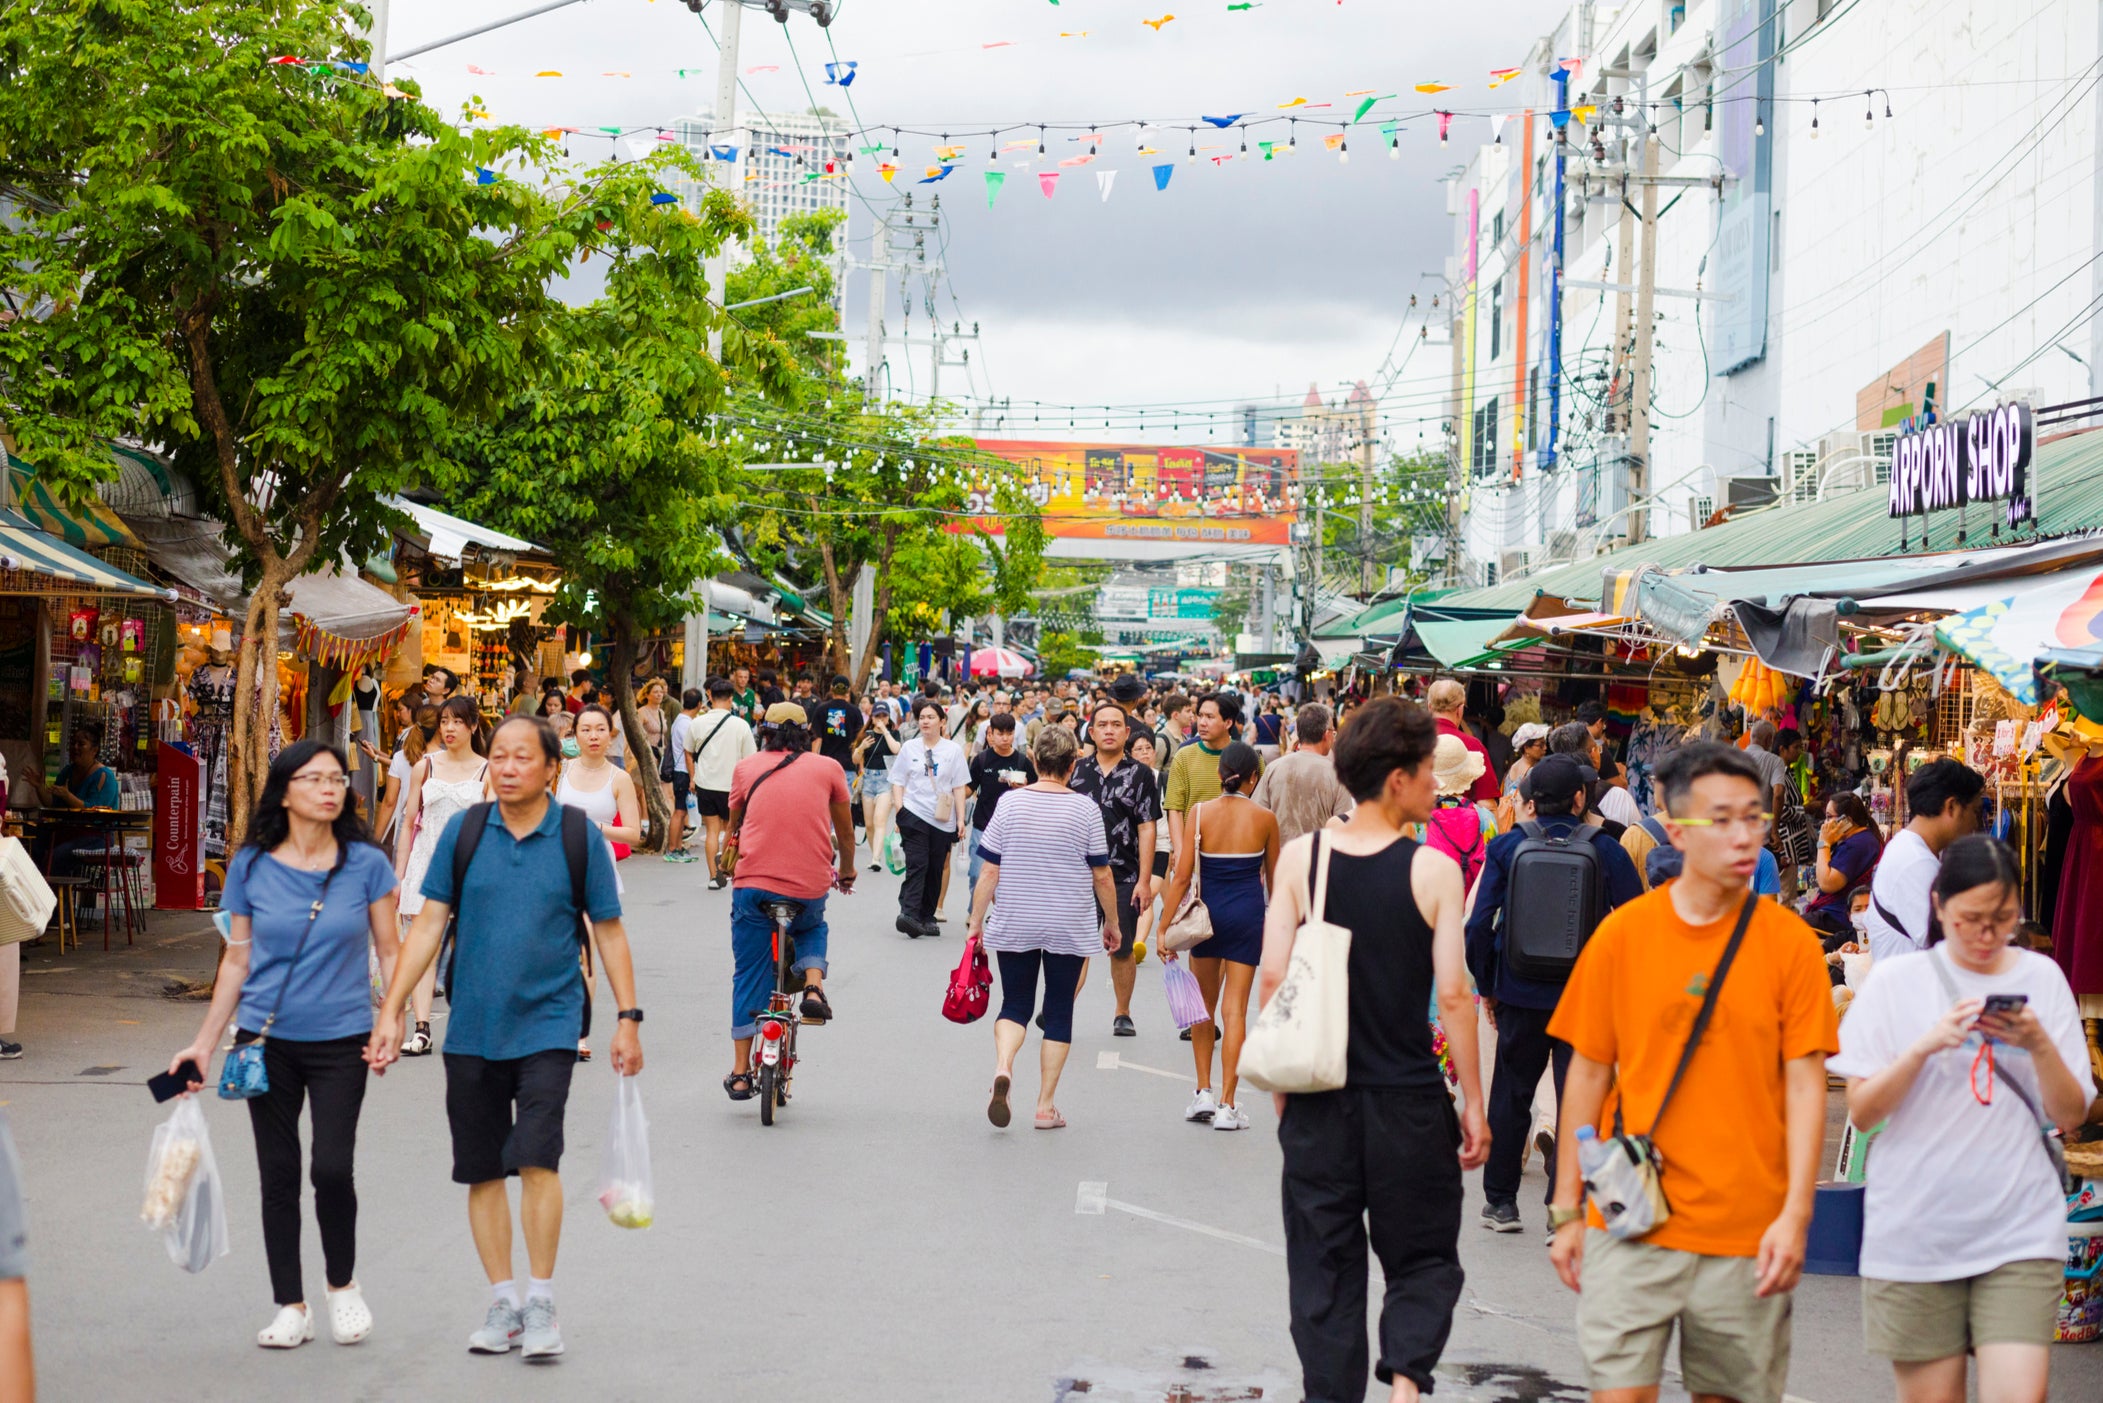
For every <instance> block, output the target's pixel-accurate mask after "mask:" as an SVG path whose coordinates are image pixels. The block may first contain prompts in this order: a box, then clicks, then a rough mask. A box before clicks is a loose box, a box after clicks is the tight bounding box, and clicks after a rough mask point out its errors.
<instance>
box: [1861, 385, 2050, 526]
mask: <svg viewBox="0 0 2103 1403" xmlns="http://www.w3.org/2000/svg"><path fill="white" fill-rule="evenodd" d="M2036 441H2037V427H2036V424H2035V421H2034V420H2033V419H2032V417H2031V413H2030V406H2029V405H2027V404H2004V405H2001V406H1999V407H1998V408H1995V409H1989V410H1987V411H1985V412H1983V413H1980V414H1970V415H1966V416H1965V417H1964V418H1961V419H1953V420H1951V421H1950V422H1948V423H1944V424H1931V425H1929V426H1928V427H1926V428H1924V429H1920V430H1918V431H1916V432H1914V433H1909V434H1904V435H1901V436H1900V438H1899V441H1898V442H1897V444H1895V445H1894V446H1893V448H1892V450H1891V500H1890V511H1889V515H1890V517H1891V519H1892V520H1894V521H1896V520H1898V519H1899V518H1901V517H1908V516H1926V515H1927V514H1928V513H1929V512H1934V511H1945V510H1948V509H1949V508H1952V507H1966V506H1971V505H1973V504H1975V503H1982V502H1999V503H2005V504H2006V508H2007V512H2006V517H2005V520H2006V521H2007V523H2008V524H2009V525H2010V526H2014V525H2016V524H2017V523H2018V522H2024V521H2034V520H2036V518H2037V507H2036V503H2035V501H2034V500H2033V499H2032V497H2031V492H2030V478H2029V469H2030V458H2031V454H2032V451H2033V450H2034V448H2035V447H2036Z"/></svg>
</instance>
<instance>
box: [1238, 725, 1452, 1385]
mask: <svg viewBox="0 0 2103 1403" xmlns="http://www.w3.org/2000/svg"><path fill="white" fill-rule="evenodd" d="M1437 742H1438V733H1437V729H1436V727H1435V726H1434V724H1433V722H1432V719H1431V714H1430V713H1429V712H1427V711H1425V710H1424V709H1423V708H1421V707H1419V706H1417V705H1416V704H1415V703H1413V702H1409V701H1405V700H1403V699H1402V698H1400V697H1382V698H1380V699H1379V700H1377V701H1374V702H1371V703H1369V704H1368V705H1366V706H1365V707H1363V708H1361V709H1360V710H1359V711H1357V712H1356V713H1355V714H1353V716H1352V717H1351V719H1350V721H1349V723H1348V724H1347V725H1346V726H1345V727H1344V730H1343V734H1342V736H1341V737H1340V738H1339V739H1338V741H1337V744H1336V751H1335V756H1334V758H1335V763H1336V777H1337V780H1338V781H1339V782H1340V783H1341V784H1342V785H1343V786H1344V788H1346V789H1347V790H1349V791H1350V793H1351V797H1352V798H1353V799H1354V800H1356V802H1357V808H1356V809H1355V810H1354V811H1353V812H1352V814H1351V817H1350V819H1349V820H1347V821H1346V822H1344V823H1342V824H1338V825H1332V826H1330V827H1328V828H1324V829H1321V830H1319V831H1317V832H1315V833H1311V834H1307V835H1305V836H1303V837H1300V838H1296V839H1294V840H1293V841H1292V842H1291V843H1289V844H1287V845H1286V847H1285V848H1284V850H1283V851H1282V852H1281V853H1280V854H1279V857H1278V867H1277V873H1276V880H1275V882H1274V883H1273V886H1272V892H1271V904H1270V910H1269V913H1268V916H1267V918H1266V921H1265V926H1264V939H1263V967H1262V974H1261V984H1260V992H1261V997H1262V999H1263V1001H1264V1002H1265V1003H1268V1002H1269V1001H1270V1000H1271V998H1272V996H1273V995H1275V994H1276V993H1277V992H1278V988H1279V986H1280V985H1281V984H1282V983H1283V982H1284V980H1285V975H1286V971H1287V969H1288V968H1289V967H1290V965H1291V962H1292V947H1293V940H1294V936H1295V932H1296V931H1297V930H1298V929H1299V927H1300V925H1301V924H1302V923H1303V922H1305V921H1308V920H1312V919H1325V920H1327V921H1329V922H1332V923H1334V924H1336V925H1341V926H1345V927H1348V928H1349V929H1350V931H1351V953H1350V965H1349V969H1350V986H1351V998H1350V1020H1351V1021H1350V1030H1349V1044H1348V1050H1347V1053H1346V1072H1345V1079H1344V1085H1343V1086H1342V1088H1340V1089H1338V1090H1335V1091H1323V1092H1314V1093H1307V1094H1293V1095H1281V1096H1279V1097H1278V1098H1277V1102H1278V1115H1279V1124H1278V1145H1279V1148H1280V1149H1281V1150H1282V1151H1283V1152H1284V1160H1285V1168H1284V1185H1283V1188H1284V1194H1283V1197H1284V1204H1285V1265H1286V1274H1287V1277H1288V1279H1289V1281H1290V1291H1291V1309H1292V1337H1293V1344H1294V1346H1295V1347H1296V1348H1297V1350H1298V1351H1299V1355H1300V1369H1301V1375H1302V1384H1303V1386H1304V1389H1305V1392H1306V1396H1307V1398H1308V1399H1310V1400H1335V1399H1346V1398H1348V1399H1352V1400H1357V1399H1360V1398H1363V1397H1364V1396H1365V1386H1366V1371H1367V1369H1368V1367H1369V1366H1370V1367H1371V1368H1372V1371H1373V1373H1374V1375H1375V1377H1377V1378H1378V1379H1379V1380H1380V1382H1382V1383H1384V1384H1389V1385H1392V1386H1393V1389H1394V1392H1393V1394H1392V1397H1393V1398H1394V1399H1400V1400H1414V1399H1416V1398H1417V1397H1418V1396H1419V1394H1420V1393H1423V1392H1428V1391H1429V1390H1430V1388H1431V1384H1432V1374H1433V1371H1434V1370H1436V1369H1437V1367H1438V1361H1439V1355H1440V1354H1441V1353H1442V1352H1443V1351H1444V1349H1445V1346H1446V1337H1447V1335H1448V1334H1449V1332H1450V1331H1451V1329H1452V1325H1453V1310H1454V1307H1455V1306H1456V1305H1457V1304H1459V1301H1460V1292H1461V1284H1462V1281H1463V1274H1462V1271H1461V1266H1460V1250H1459V1239H1460V1224H1461V1202H1462V1190H1461V1172H1462V1170H1464V1169H1474V1168H1477V1167H1479V1166H1480V1165H1481V1164H1482V1163H1483V1161H1484V1160H1485V1159H1487V1158H1488V1156H1489V1148H1490V1136H1489V1127H1488V1125H1487V1123H1486V1122H1485V1120H1484V1117H1483V1104H1484V1103H1483V1096H1482V1076H1481V1068H1480V1065H1479V1061H1478V1050H1477V1047H1476V1039H1475V1000H1474V996H1473V994H1472V992H1471V990H1470V988H1469V983H1468V973H1467V965H1466V957H1465V954H1464V951H1463V948H1462V947H1463V937H1462V933H1461V926H1462V912H1463V908H1464V906H1465V893H1464V891H1463V889H1462V883H1461V871H1460V868H1459V866H1458V865H1457V864H1456V863H1454V861H1453V860H1452V859H1451V858H1449V857H1447V856H1445V855H1444V854H1442V853H1438V852H1434V851H1432V850H1430V849H1428V848H1422V847H1420V845H1419V844H1418V843H1417V842H1416V841H1415V839H1414V838H1413V837H1412V836H1410V835H1411V834H1412V833H1413V832H1414V831H1415V830H1414V825H1416V824H1418V823H1421V822H1423V821H1424V820H1425V819H1426V818H1427V817H1429V816H1430V813H1431V809H1432V801H1433V797H1434V794H1435V792H1436V783H1435V781H1434V779H1433V776H1432V767H1431V754H1432V750H1433V747H1434V746H1435V745H1436V744H1437ZM1317 844H1319V846H1320V849H1321V850H1322V851H1323V852H1325V853H1326V854H1327V855H1328V860H1329V867H1330V871H1329V884H1328V900H1327V904H1326V908H1325V910H1323V911H1321V912H1314V911H1312V910H1311V908H1312V906H1313V897H1312V891H1313V882H1312V879H1313V877H1314V876H1315V872H1314V870H1313V862H1312V861H1311V858H1312V856H1313V854H1314V852H1315V850H1316V845H1317ZM1434 985H1435V987H1436V989H1437V992H1438V1009H1439V1023H1440V1026H1441V1027H1443V1028H1444V1030H1445V1033H1446V1043H1447V1047H1448V1050H1449V1051H1450V1053H1451V1056H1452V1063H1453V1069H1454V1077H1455V1080H1456V1081H1457V1082H1458V1084H1459V1087H1460V1094H1461V1099H1462V1101H1463V1103H1464V1105H1465V1110H1463V1111H1460V1112H1459V1113H1456V1111H1455V1108H1454V1104H1453V1100H1452V1098H1451V1096H1450V1095H1449V1093H1448V1091H1447V1085H1446V1079H1445V1076H1444V1074H1443V1073H1442V1071H1441V1069H1440V1065H1439V1061H1438V1058H1437V1056H1436V1055H1435V1053H1434V1051H1433V1043H1432V1030H1431V1026H1430V1024H1429V1023H1427V1022H1426V1021H1425V1017H1424V1010H1425V1008H1426V1007H1427V1006H1428V1004H1429V1002H1430V998H1431V993H1432V990H1433V988H1434ZM1368 1238H1370V1240H1371V1246H1372V1250H1373V1251H1374V1252H1375V1253H1377V1254H1378V1256H1379V1258H1380V1265H1381V1271H1382V1274H1383V1275H1384V1277H1385V1279H1386V1283H1387V1284H1386V1291H1385V1293H1384V1296H1383V1299H1382V1302H1381V1308H1380V1328H1379V1336H1380V1357H1379V1359H1378V1361H1369V1360H1368V1358H1367V1352H1366V1329H1365V1307H1364V1301H1365V1279H1366V1247H1367V1242H1368Z"/></svg>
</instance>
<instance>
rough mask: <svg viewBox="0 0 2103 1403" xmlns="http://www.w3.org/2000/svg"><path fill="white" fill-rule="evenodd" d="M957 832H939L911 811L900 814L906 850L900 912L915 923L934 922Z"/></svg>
mask: <svg viewBox="0 0 2103 1403" xmlns="http://www.w3.org/2000/svg"><path fill="white" fill-rule="evenodd" d="M956 842H957V831H956V829H954V828H950V827H941V828H937V827H936V826H935V825H934V824H932V823H929V822H928V821H927V820H926V819H924V818H922V817H920V815H918V814H916V813H914V812H913V811H912V810H911V809H900V810H899V811H898V844H899V846H900V847H902V848H904V849H905V884H904V885H903V886H901V887H900V888H899V890H898V910H899V913H900V914H901V915H906V916H911V917H913V918H914V919H915V920H920V921H926V920H932V919H933V918H934V914H935V902H936V901H938V900H939V899H940V898H941V896H942V869H943V864H944V863H946V862H948V861H949V850H950V849H951V848H953V847H955V846H956Z"/></svg>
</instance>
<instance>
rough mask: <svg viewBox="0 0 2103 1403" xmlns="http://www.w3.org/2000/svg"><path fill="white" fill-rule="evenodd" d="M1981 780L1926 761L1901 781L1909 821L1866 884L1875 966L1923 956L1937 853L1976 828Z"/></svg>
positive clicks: (1944, 762) (1951, 763) (1954, 765)
mask: <svg viewBox="0 0 2103 1403" xmlns="http://www.w3.org/2000/svg"><path fill="white" fill-rule="evenodd" d="M1985 795H1986V779H1985V777H1984V776H1982V775H1981V774H1980V773H1979V772H1978V771H1977V770H1974V769H1973V768H1971V767H1970V766H1969V765H1966V764H1965V763H1964V762H1963V761H1961V760H1951V759H1947V758H1945V759H1941V760H1931V761H1929V762H1928V763H1927V764H1925V765H1923V766H1921V767H1920V768H1919V769H1917V770H1915V771H1914V772H1913V774H1912V776H1911V777H1910V778H1908V779H1907V781H1906V808H1907V811H1908V812H1910V813H1911V814H1912V815H1913V818H1912V821H1911V822H1909V823H1908V824H1907V825H1906V826H1905V827H1904V828H1903V829H1901V830H1900V831H1899V832H1898V833H1896V834H1894V835H1893V836H1892V839H1891V841H1890V842H1889V843H1887V844H1885V845H1884V855H1883V856H1882V857H1881V858H1879V859H1878V860H1877V870H1876V874H1875V875H1874V876H1873V877H1871V878H1870V883H1869V923H1868V931H1869V953H1870V955H1871V956H1872V957H1873V961H1874V962H1875V963H1879V964H1880V963H1882V962H1883V961H1884V960H1886V959H1889V958H1890V957H1891V956H1893V955H1906V954H1911V953H1912V952H1914V951H1916V950H1925V949H1927V948H1928V944H1929V931H1930V929H1931V928H1932V926H1933V924H1934V920H1935V905H1934V902H1933V900H1932V898H1931V895H1930V893H1931V889H1932V888H1933V887H1934V885H1935V874H1936V873H1937V872H1938V871H1940V870H1941V867H1942V852H1943V849H1945V848H1947V847H1948V846H1949V845H1950V844H1952V843H1954V842H1956V841H1957V840H1958V839H1959V838H1962V837H1963V836H1964V835H1965V834H1967V833H1974V832H1977V831H1978V828H1979V806H1980V801H1981V800H1982V799H1984V798H1985Z"/></svg>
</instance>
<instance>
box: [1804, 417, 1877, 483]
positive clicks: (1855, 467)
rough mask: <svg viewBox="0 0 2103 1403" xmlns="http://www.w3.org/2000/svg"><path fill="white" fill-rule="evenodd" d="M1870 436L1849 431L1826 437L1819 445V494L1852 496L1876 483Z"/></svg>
mask: <svg viewBox="0 0 2103 1403" xmlns="http://www.w3.org/2000/svg"><path fill="white" fill-rule="evenodd" d="M1869 437H1870V436H1869V435H1867V434H1864V433H1860V432H1858V431H1855V430H1852V429H1846V430H1841V431H1838V432H1835V433H1830V434H1827V435H1826V436H1825V437H1824V438H1821V439H1820V440H1819V441H1818V494H1819V495H1820V496H1827V495H1830V494H1831V493H1834V492H1853V491H1858V490H1860V489H1862V488H1865V487H1869V486H1872V485H1874V484H1875V482H1876V480H1877V479H1876V464H1875V463H1874V462H1872V461H1871V460H1870V459H1871V452H1872V450H1871V448H1870V446H1869V444H1868V443H1867V442H1866V440H1867V439H1868V438H1869Z"/></svg>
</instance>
